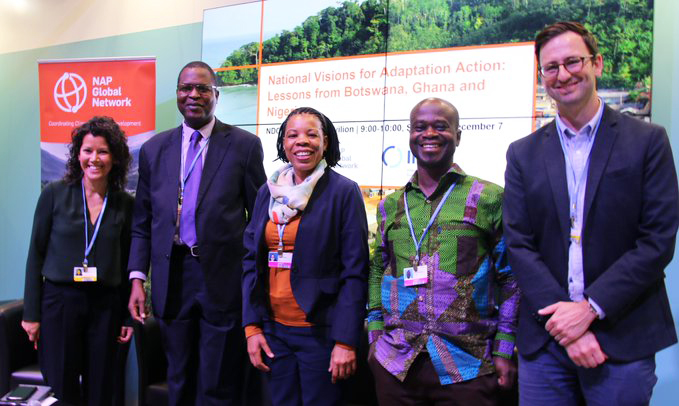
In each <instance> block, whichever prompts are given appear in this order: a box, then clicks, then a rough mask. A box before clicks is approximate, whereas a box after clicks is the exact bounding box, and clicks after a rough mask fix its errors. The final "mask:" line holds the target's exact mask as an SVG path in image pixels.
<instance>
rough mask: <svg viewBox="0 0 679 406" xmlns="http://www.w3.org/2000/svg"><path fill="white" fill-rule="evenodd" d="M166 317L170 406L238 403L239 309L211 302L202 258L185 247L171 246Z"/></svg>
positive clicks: (241, 363) (242, 350)
mask: <svg viewBox="0 0 679 406" xmlns="http://www.w3.org/2000/svg"><path fill="white" fill-rule="evenodd" d="M225 294H227V293H225ZM164 316H165V317H163V318H159V319H158V324H159V325H160V333H161V338H162V341H163V347H164V349H165V355H166V356H167V363H168V369H167V383H168V397H169V405H170V406H190V405H200V406H211V405H219V406H225V405H238V406H240V405H241V404H242V395H243V393H242V392H243V385H244V380H245V376H246V375H247V370H248V364H249V362H248V358H247V352H246V344H245V335H244V333H243V328H242V327H241V321H240V320H241V315H240V312H238V311H236V312H227V311H223V310H221V309H219V308H217V307H216V306H215V305H214V304H213V303H212V301H211V300H210V299H209V298H208V296H207V290H206V287H205V282H204V278H203V271H202V270H201V267H200V259H199V258H195V257H192V256H191V255H190V254H189V251H188V249H186V248H183V247H177V246H175V247H174V248H173V250H172V256H171V258H170V281H169V287H168V297H167V303H166V305H165V315H164ZM246 363H247V364H246ZM250 368H251V367H250Z"/></svg>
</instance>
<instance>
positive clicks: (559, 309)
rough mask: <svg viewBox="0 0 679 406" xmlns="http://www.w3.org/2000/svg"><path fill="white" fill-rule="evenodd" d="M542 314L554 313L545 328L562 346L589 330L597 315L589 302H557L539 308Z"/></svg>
mask: <svg viewBox="0 0 679 406" xmlns="http://www.w3.org/2000/svg"><path fill="white" fill-rule="evenodd" d="M538 314H540V315H542V316H547V315H550V314H551V315H552V317H550V318H549V320H548V321H547V324H545V329H546V330H547V331H549V334H551V335H552V337H554V339H555V340H556V341H557V342H558V343H559V344H561V345H562V346H564V347H565V346H567V345H569V344H570V343H572V342H573V341H575V340H576V339H578V338H579V337H580V336H581V335H583V334H584V333H585V331H587V329H588V328H589V326H590V324H592V322H593V321H594V319H595V318H596V315H595V314H594V313H592V312H591V311H590V309H589V302H588V301H587V300H582V301H579V302H557V303H554V304H552V305H549V306H547V307H544V308H542V309H540V310H538Z"/></svg>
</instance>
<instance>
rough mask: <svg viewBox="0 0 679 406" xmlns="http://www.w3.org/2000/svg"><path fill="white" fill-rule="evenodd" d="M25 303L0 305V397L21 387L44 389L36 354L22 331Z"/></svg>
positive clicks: (11, 302)
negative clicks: (21, 385) (21, 384)
mask: <svg viewBox="0 0 679 406" xmlns="http://www.w3.org/2000/svg"><path fill="white" fill-rule="evenodd" d="M23 312H24V301H23V300H14V301H10V302H6V303H3V304H2V305H0V396H1V395H4V394H5V393H7V392H9V390H10V389H12V388H15V387H16V386H17V385H19V384H20V383H24V384H32V385H44V380H43V379H42V374H41V373H40V367H39V366H38V353H37V351H35V350H34V349H33V344H32V343H31V342H30V341H28V337H27V336H26V332H24V330H23V329H22V328H21V317H22V315H23Z"/></svg>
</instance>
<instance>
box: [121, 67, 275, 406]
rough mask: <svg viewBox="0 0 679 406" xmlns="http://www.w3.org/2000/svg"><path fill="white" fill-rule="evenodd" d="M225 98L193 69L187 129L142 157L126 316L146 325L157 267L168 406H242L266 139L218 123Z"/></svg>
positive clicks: (186, 98)
mask: <svg viewBox="0 0 679 406" xmlns="http://www.w3.org/2000/svg"><path fill="white" fill-rule="evenodd" d="M218 98H219V91H218V90H217V88H216V77H215V74H214V72H213V71H212V69H211V68H210V67H209V66H208V65H207V64H205V63H203V62H191V63H189V64H187V65H186V66H185V67H184V68H183V69H182V70H181V72H180V73H179V78H178V81H177V107H178V108H179V111H180V112H181V114H182V116H184V122H183V123H182V125H181V126H179V127H178V128H175V129H172V130H168V131H165V132H162V133H160V134H158V135H156V136H155V137H153V138H152V139H151V140H149V141H148V142H147V143H145V144H144V145H143V146H142V148H141V152H140V154H139V184H138V186H137V195H136V201H135V207H134V220H133V226H132V228H133V231H132V245H131V254H130V262H129V266H128V269H129V270H130V279H131V280H132V290H131V294H130V301H129V309H130V312H131V314H132V316H133V317H134V318H135V319H136V320H139V321H141V322H143V319H144V318H145V316H146V312H145V307H144V306H145V299H146V297H145V293H144V288H143V281H144V280H145V279H146V274H147V273H148V269H149V264H150V265H151V268H152V272H151V282H152V283H151V287H152V289H151V291H152V293H151V299H152V300H151V303H152V305H153V312H154V315H155V317H156V318H157V319H158V321H159V324H160V326H161V333H162V340H163V345H164V348H165V352H166V355H167V359H168V389H169V398H170V404H171V405H182V406H183V405H192V404H199V405H216V404H219V405H224V404H240V402H241V400H240V392H241V386H242V377H243V375H244V372H243V366H244V365H245V364H244V362H245V342H244V337H243V332H242V330H241V328H240V325H241V293H240V292H241V289H240V279H241V274H242V263H241V260H242V256H243V254H244V249H243V243H242V240H243V231H244V229H245V226H246V223H247V221H248V217H249V215H250V212H251V210H252V207H253V205H254V202H255V196H256V193H257V189H258V188H259V186H260V185H261V184H262V183H264V181H265V179H266V178H265V175H264V168H263V166H262V159H263V153H262V146H261V142H260V141H259V138H257V137H256V136H254V135H253V134H250V133H248V132H246V131H243V130H241V129H239V128H236V127H232V126H230V125H228V124H224V123H222V122H220V121H219V120H217V119H216V118H215V117H214V110H215V106H216V103H217V99H218Z"/></svg>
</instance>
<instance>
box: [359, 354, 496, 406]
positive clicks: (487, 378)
mask: <svg viewBox="0 0 679 406" xmlns="http://www.w3.org/2000/svg"><path fill="white" fill-rule="evenodd" d="M368 364H369V365H370V369H371V370H372V372H373V376H374V377H375V388H376V390H377V399H378V401H379V403H380V405H382V406H400V405H403V406H415V405H417V406H425V405H427V406H429V405H432V406H433V405H436V406H465V405H474V406H486V405H487V406H492V405H497V404H498V402H499V394H500V386H499V384H498V383H497V376H496V375H495V374H490V375H483V376H480V377H478V378H475V379H471V380H468V381H463V382H458V383H453V384H450V385H441V381H440V380H439V377H438V375H437V374H436V370H435V369H434V365H432V363H431V359H430V358H429V354H427V353H422V354H420V355H418V356H417V358H415V361H413V364H412V365H411V366H410V369H408V374H407V375H406V379H405V380H404V381H403V382H401V381H399V380H398V378H396V377H395V376H394V375H392V374H390V373H389V371H387V370H386V369H384V367H383V366H382V364H380V363H379V362H378V361H377V360H376V359H375V357H374V356H372V357H370V359H369V360H368Z"/></svg>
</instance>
